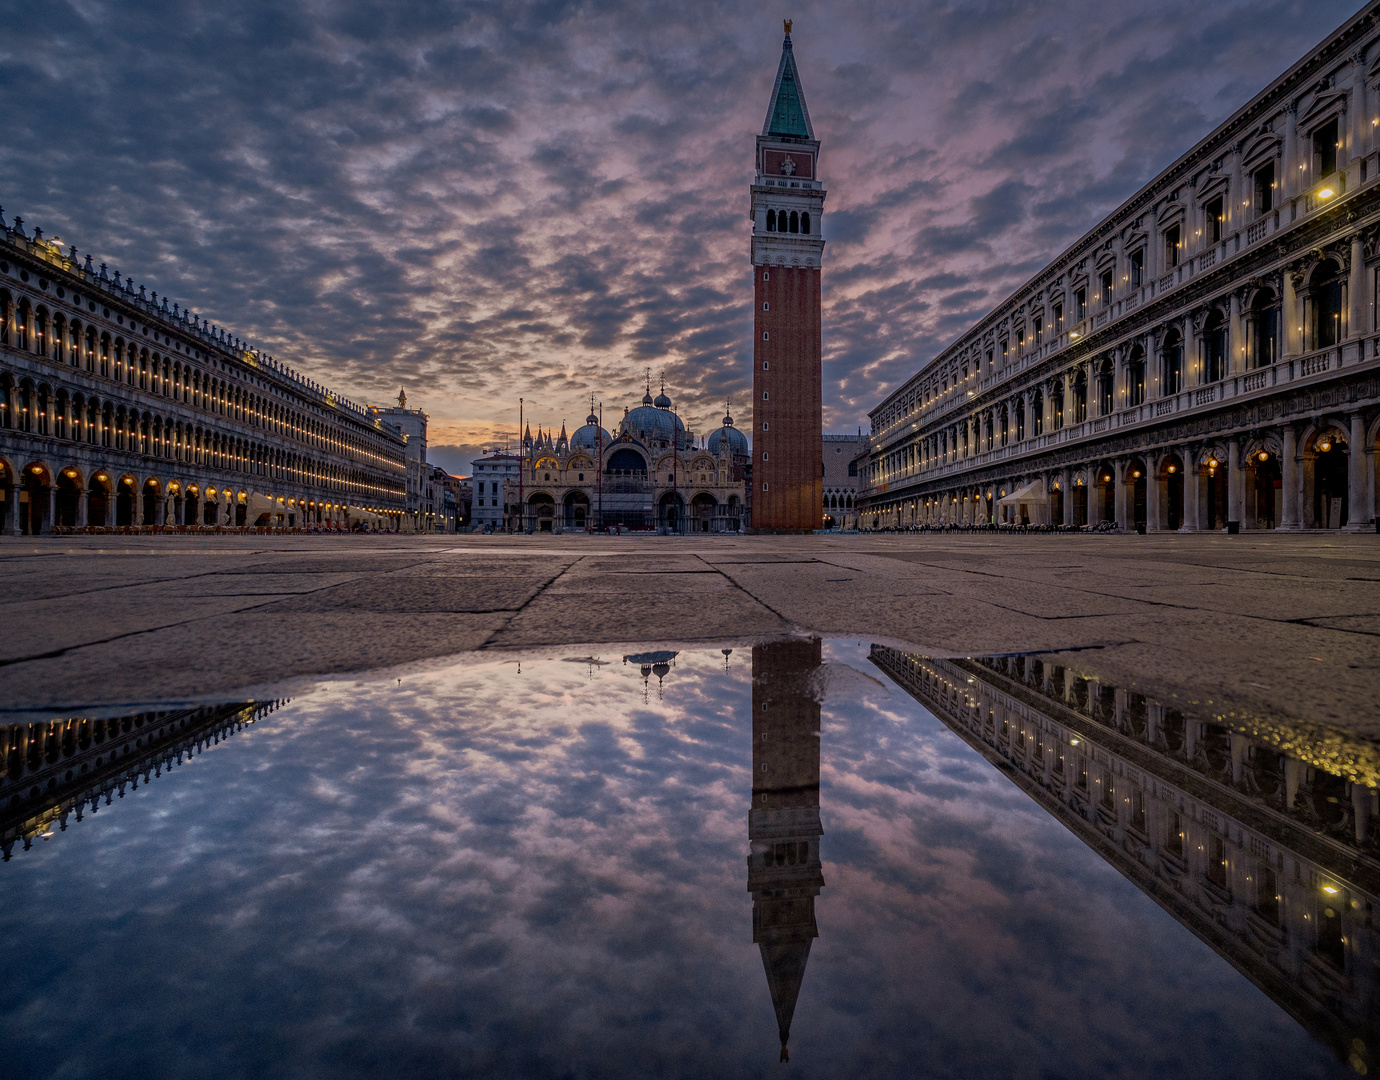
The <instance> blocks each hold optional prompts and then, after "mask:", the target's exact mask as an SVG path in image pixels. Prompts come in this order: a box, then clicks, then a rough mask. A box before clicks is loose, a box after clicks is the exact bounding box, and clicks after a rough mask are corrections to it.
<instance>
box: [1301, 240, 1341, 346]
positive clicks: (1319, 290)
mask: <svg viewBox="0 0 1380 1080" xmlns="http://www.w3.org/2000/svg"><path fill="white" fill-rule="evenodd" d="M1308 303H1309V307H1310V308H1311V309H1312V314H1313V318H1312V320H1311V321H1312V330H1313V348H1315V349H1326V348H1328V347H1329V346H1331V345H1336V344H1337V342H1339V341H1340V340H1341V339H1342V329H1343V328H1342V268H1341V267H1340V266H1338V265H1337V262H1336V260H1334V259H1324V260H1323V261H1322V262H1320V263H1319V264H1318V265H1317V267H1316V268H1315V269H1314V271H1313V278H1312V281H1311V283H1310V284H1309V287H1308Z"/></svg>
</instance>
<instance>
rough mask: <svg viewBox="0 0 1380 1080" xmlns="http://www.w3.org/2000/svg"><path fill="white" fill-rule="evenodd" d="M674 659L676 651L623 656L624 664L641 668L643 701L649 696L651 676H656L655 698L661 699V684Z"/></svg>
mask: <svg viewBox="0 0 1380 1080" xmlns="http://www.w3.org/2000/svg"><path fill="white" fill-rule="evenodd" d="M675 660H676V653H673V652H666V651H663V652H644V653H632V654H631V655H629V656H625V657H623V663H625V664H637V665H638V666H639V667H640V668H641V670H642V700H643V701H644V702H645V701H647V700H648V698H649V697H650V693H649V691H650V687H651V678H652V676H653V675H655V676H656V699H657V700H658V701H660V700H661V691H662V684H663V683H664V682H665V680H666V676H667V675H669V674H670V673H671V667H672V665H674V663H675Z"/></svg>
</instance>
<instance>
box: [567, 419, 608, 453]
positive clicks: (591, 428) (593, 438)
mask: <svg viewBox="0 0 1380 1080" xmlns="http://www.w3.org/2000/svg"><path fill="white" fill-rule="evenodd" d="M601 432H602V433H603V436H604V439H603V445H604V446H605V447H607V446H608V445H609V443H611V442H613V436H612V435H610V434H609V433H608V432H607V431H603V429H602V428H600V427H599V417H597V416H596V415H595V414H594V413H590V414H589V416H587V417H586V418H585V426H584V427H582V428H577V429H576V431H575V434H574V435H572V436H570V450H571V452H572V453H573V452H574V451H576V450H580V449H583V450H593V451H595V452H596V453H597V452H598V450H599V435H600V433H601Z"/></svg>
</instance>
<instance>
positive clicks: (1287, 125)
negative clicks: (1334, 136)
mask: <svg viewBox="0 0 1380 1080" xmlns="http://www.w3.org/2000/svg"><path fill="white" fill-rule="evenodd" d="M1298 141H1299V139H1298V107H1297V106H1296V105H1295V104H1294V103H1293V102H1292V101H1291V102H1289V104H1288V105H1287V106H1286V107H1285V110H1284V154H1283V157H1282V158H1281V159H1280V171H1281V172H1283V173H1284V175H1283V176H1281V177H1280V184H1279V197H1280V201H1281V202H1286V201H1288V200H1289V199H1290V198H1292V197H1293V195H1294V193H1295V192H1296V191H1298V189H1299V163H1298V160H1297V159H1298ZM1286 221H1288V215H1287V214H1281V224H1283V223H1284V222H1286Z"/></svg>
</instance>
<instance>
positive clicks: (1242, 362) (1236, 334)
mask: <svg viewBox="0 0 1380 1080" xmlns="http://www.w3.org/2000/svg"><path fill="white" fill-rule="evenodd" d="M1228 334H1229V335H1230V336H1229V337H1228V339H1227V374H1228V375H1229V376H1230V375H1238V374H1240V373H1241V372H1243V371H1245V370H1246V332H1245V328H1244V326H1243V325H1242V323H1241V292H1240V290H1237V291H1235V292H1233V293H1232V294H1231V323H1230V324H1229V329H1228Z"/></svg>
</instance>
